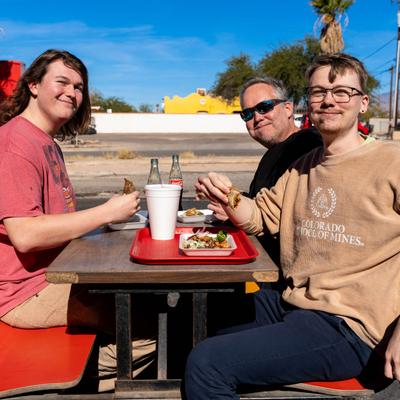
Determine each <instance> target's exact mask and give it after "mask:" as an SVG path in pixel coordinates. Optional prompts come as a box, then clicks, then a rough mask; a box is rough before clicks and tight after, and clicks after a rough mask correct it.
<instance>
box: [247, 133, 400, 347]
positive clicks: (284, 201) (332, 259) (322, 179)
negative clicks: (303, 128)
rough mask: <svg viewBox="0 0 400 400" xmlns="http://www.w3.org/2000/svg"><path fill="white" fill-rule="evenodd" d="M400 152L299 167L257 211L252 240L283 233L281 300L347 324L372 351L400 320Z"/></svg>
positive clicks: (364, 150) (358, 154)
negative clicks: (266, 233) (283, 287)
mask: <svg viewBox="0 0 400 400" xmlns="http://www.w3.org/2000/svg"><path fill="white" fill-rule="evenodd" d="M399 193H400V146H398V145H395V144H393V143H387V142H380V141H376V142H372V143H367V144H365V145H363V146H361V147H359V148H357V149H356V150H353V151H350V152H347V153H345V154H341V155H336V156H327V157H326V156H324V154H323V149H322V148H318V149H315V150H313V151H312V152H310V153H308V154H307V155H306V156H304V157H303V158H301V159H300V160H298V161H296V162H295V164H294V165H293V166H292V167H291V168H290V169H289V170H288V171H287V172H286V173H285V174H284V175H283V176H282V177H281V179H280V180H279V181H278V182H277V184H276V186H275V187H273V188H272V189H271V190H267V189H262V190H261V191H260V192H259V193H258V194H257V196H256V199H255V201H254V202H253V203H252V207H253V215H252V218H251V221H248V222H247V223H245V224H243V225H242V228H243V229H245V230H246V231H247V232H249V233H253V234H262V231H263V230H264V229H268V230H269V231H270V232H271V233H272V234H274V233H277V232H280V242H281V245H280V246H281V265H282V270H283V275H284V277H285V278H286V280H287V284H288V288H287V289H286V290H285V292H284V293H283V298H284V299H285V300H286V301H287V302H288V303H291V304H293V305H295V306H297V307H300V308H304V309H313V310H321V311H326V312H329V313H332V314H335V315H338V316H340V317H342V318H343V319H344V320H345V321H346V322H347V323H348V325H349V326H350V327H351V328H352V329H353V330H354V332H355V333H356V334H357V335H358V336H359V337H360V338H361V339H362V340H364V341H365V342H366V343H367V344H369V345H370V346H372V347H374V346H375V345H376V344H377V343H378V342H379V341H380V340H381V339H382V337H383V335H384V332H385V329H386V328H387V327H388V325H389V324H390V323H391V322H392V321H393V320H395V319H396V318H397V317H398V316H399V314H400V215H399V211H400V206H399V200H400V195H399Z"/></svg>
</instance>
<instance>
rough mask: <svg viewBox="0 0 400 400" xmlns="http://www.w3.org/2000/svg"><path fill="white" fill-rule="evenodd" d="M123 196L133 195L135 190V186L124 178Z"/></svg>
mask: <svg viewBox="0 0 400 400" xmlns="http://www.w3.org/2000/svg"><path fill="white" fill-rule="evenodd" d="M124 180H125V183H124V194H129V193H133V192H134V191H135V190H136V186H135V184H134V183H133V182H132V181H130V180H129V179H126V178H124Z"/></svg>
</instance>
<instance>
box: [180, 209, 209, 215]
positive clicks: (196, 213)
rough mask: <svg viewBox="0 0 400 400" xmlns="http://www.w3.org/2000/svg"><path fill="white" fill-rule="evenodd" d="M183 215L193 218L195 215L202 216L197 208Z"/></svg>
mask: <svg viewBox="0 0 400 400" xmlns="http://www.w3.org/2000/svg"><path fill="white" fill-rule="evenodd" d="M183 215H184V216H185V217H194V216H197V215H204V214H203V213H202V212H201V211H200V210H198V209H197V208H189V209H188V210H186V211H184V212H183Z"/></svg>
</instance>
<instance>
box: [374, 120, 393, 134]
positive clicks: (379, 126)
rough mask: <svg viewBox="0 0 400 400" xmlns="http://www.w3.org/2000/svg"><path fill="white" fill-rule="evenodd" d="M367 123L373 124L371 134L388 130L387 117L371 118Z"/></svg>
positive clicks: (383, 132)
mask: <svg viewBox="0 0 400 400" xmlns="http://www.w3.org/2000/svg"><path fill="white" fill-rule="evenodd" d="M369 123H370V124H371V125H373V126H374V129H373V131H372V134H373V135H383V134H385V133H387V132H388V131H389V119H388V118H371V119H370V120H369Z"/></svg>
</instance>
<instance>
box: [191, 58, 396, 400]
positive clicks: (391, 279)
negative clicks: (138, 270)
mask: <svg viewBox="0 0 400 400" xmlns="http://www.w3.org/2000/svg"><path fill="white" fill-rule="evenodd" d="M307 76H308V84H309V87H308V90H307V94H308V109H309V113H310V116H311V119H312V121H313V122H314V124H315V125H316V127H317V128H318V129H319V131H320V132H321V135H322V138H323V142H324V146H323V147H320V148H316V149H314V150H313V151H311V152H309V153H308V154H306V155H305V156H304V157H302V158H300V159H299V160H297V161H296V162H295V163H294V164H293V165H292V166H291V167H290V168H289V169H288V171H286V172H285V174H284V175H283V176H282V177H281V178H280V179H279V180H278V182H277V183H276V185H275V186H274V187H273V188H272V189H271V190H268V189H262V190H261V191H260V192H259V193H258V195H257V196H256V198H255V199H249V198H245V197H243V198H242V199H241V200H240V202H239V204H238V205H237V207H236V208H230V207H229V203H228V199H227V194H228V193H229V191H230V190H231V187H232V183H231V181H230V180H229V178H228V177H227V176H225V175H221V174H216V173H209V174H208V175H207V176H206V177H200V178H199V180H198V183H197V184H196V189H197V190H198V191H199V192H201V193H202V194H203V195H204V196H206V197H208V198H210V199H212V200H213V201H217V202H219V203H220V204H221V205H222V207H223V208H224V210H225V211H226V212H227V214H228V216H229V218H230V220H231V221H232V222H233V223H234V224H235V225H236V226H238V227H240V228H242V229H244V230H245V231H246V232H248V233H251V234H262V233H263V232H264V231H268V232H270V233H272V234H274V233H277V232H280V236H281V269H282V272H283V276H284V278H285V282H286V288H285V290H284V292H283V293H282V294H280V293H278V292H277V291H275V290H272V289H265V288H264V289H263V290H261V291H259V292H257V293H256V294H255V295H254V304H255V312H256V318H255V321H254V323H253V324H248V325H246V326H242V327H240V326H239V327H235V328H234V329H232V330H231V333H229V334H225V335H220V336H216V337H212V338H208V339H206V340H205V341H203V342H202V343H200V344H199V345H198V346H197V347H195V348H194V349H193V350H192V352H191V354H190V355H189V358H188V362H187V367H186V375H185V380H186V381H185V382H186V383H185V385H186V393H187V398H188V400H206V399H214V400H216V399H224V400H226V399H238V398H239V397H238V395H237V394H236V390H237V388H238V387H240V386H241V385H258V386H261V385H282V384H292V383H298V382H307V381H335V380H342V379H346V378H352V377H355V376H358V375H359V374H360V373H362V372H363V371H365V367H366V365H367V363H368V362H369V360H370V359H371V356H372V355H374V356H377V357H378V358H379V356H382V358H381V363H380V364H378V365H376V368H377V370H376V371H375V376H376V375H381V376H383V374H384V375H385V376H386V377H388V378H394V379H397V380H400V322H399V315H400V296H399V285H400V268H399V265H400V241H399V238H400V180H399V170H400V146H399V145H397V144H393V143H392V142H383V141H377V140H374V139H373V138H364V137H362V136H360V135H359V134H358V131H357V121H358V116H359V114H360V113H361V114H362V113H365V112H366V111H367V108H368V103H369V98H368V96H367V95H366V94H365V93H366V83H367V79H368V74H367V72H366V70H365V68H364V66H363V64H362V63H361V62H360V61H359V60H357V59H356V58H354V57H352V56H349V55H346V54H333V55H321V56H319V57H317V58H316V59H315V60H314V61H313V63H312V64H311V66H310V67H309V69H308V74H307Z"/></svg>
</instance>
